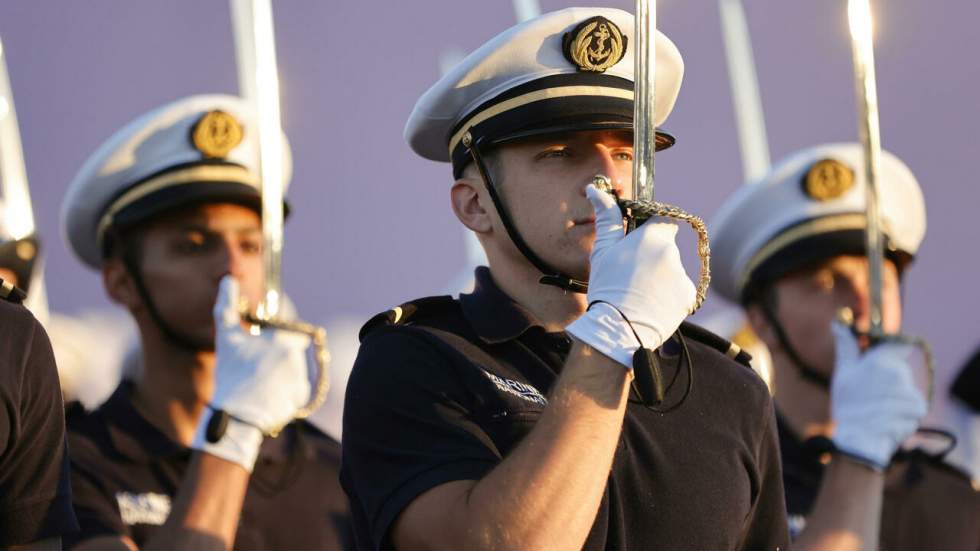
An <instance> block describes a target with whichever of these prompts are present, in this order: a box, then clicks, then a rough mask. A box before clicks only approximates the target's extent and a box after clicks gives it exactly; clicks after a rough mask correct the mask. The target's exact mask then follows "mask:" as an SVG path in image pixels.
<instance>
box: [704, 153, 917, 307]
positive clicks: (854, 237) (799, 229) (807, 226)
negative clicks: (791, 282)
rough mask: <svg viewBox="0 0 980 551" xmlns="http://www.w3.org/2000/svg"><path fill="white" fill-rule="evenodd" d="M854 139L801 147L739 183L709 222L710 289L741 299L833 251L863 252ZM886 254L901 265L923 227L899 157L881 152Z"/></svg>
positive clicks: (861, 187) (860, 157) (859, 166)
mask: <svg viewBox="0 0 980 551" xmlns="http://www.w3.org/2000/svg"><path fill="white" fill-rule="evenodd" d="M863 166H864V154H863V151H862V148H861V146H860V144H856V143H841V144H829V145H821V146H817V147H813V148H810V149H806V150H803V151H800V152H797V153H796V154H794V155H792V156H790V157H789V158H787V159H785V160H783V161H782V162H780V163H778V164H777V165H776V166H774V167H773V168H772V170H770V171H769V173H768V174H767V175H766V176H764V177H763V178H762V180H761V181H760V182H758V183H755V184H752V185H748V186H744V187H743V188H742V189H740V190H739V191H738V192H737V193H736V194H735V195H734V196H733V197H731V198H730V199H729V200H728V201H727V202H726V203H725V204H724V205H723V206H722V208H721V209H720V210H719V212H718V213H717V215H716V216H715V218H714V221H713V224H712V227H711V238H712V239H711V250H712V259H711V272H712V274H711V275H712V279H711V288H712V290H714V291H717V292H719V293H720V294H721V295H722V296H724V297H725V298H727V299H729V300H731V301H733V302H741V303H747V302H751V301H752V300H754V299H756V298H757V297H758V295H757V293H758V291H760V290H761V289H763V288H764V287H766V286H768V285H769V284H770V283H772V282H774V281H775V280H777V279H778V278H780V277H782V276H784V275H786V274H788V273H790V272H792V271H794V270H798V269H801V268H805V267H807V266H808V265H812V264H813V263H816V262H819V261H820V260H823V259H826V258H829V257H831V256H836V255H841V254H858V255H863V254H865V251H866V249H865V244H864V240H865V237H864V231H865V228H866V227H867V220H866V218H865V185H866V183H865V178H864V170H863ZM878 189H879V193H878V197H879V214H880V218H881V221H882V228H883V233H884V241H885V255H886V257H887V258H889V259H891V260H892V261H893V262H895V264H896V267H898V268H899V269H900V270H901V269H903V268H904V267H905V266H906V265H907V264H908V262H910V261H911V260H912V258H913V257H914V256H915V254H916V253H917V252H918V250H919V245H920V244H921V243H922V239H923V237H924V236H925V232H926V211H925V203H924V201H923V198H922V190H921V189H919V183H918V182H917V181H916V179H915V176H914V175H913V174H912V171H911V170H909V168H908V167H907V166H906V165H905V163H903V162H902V161H901V160H900V159H899V158H898V157H896V156H894V155H892V154H891V153H888V152H887V151H885V152H882V157H881V166H880V173H879V183H878Z"/></svg>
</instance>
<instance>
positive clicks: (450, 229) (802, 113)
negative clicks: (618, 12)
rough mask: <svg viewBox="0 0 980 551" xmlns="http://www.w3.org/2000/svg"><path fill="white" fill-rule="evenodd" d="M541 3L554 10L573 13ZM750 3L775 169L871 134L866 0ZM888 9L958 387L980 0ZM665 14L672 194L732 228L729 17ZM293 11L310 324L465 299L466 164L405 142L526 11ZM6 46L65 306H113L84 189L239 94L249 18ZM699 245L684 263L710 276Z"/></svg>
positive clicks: (904, 119)
mask: <svg viewBox="0 0 980 551" xmlns="http://www.w3.org/2000/svg"><path fill="white" fill-rule="evenodd" d="M593 3H594V4H596V5H603V6H614V7H620V8H623V9H628V10H631V9H632V5H633V3H632V2H631V1H624V0H620V1H597V2H593ZM541 4H542V8H543V9H544V10H545V11H549V10H555V9H560V8H563V7H567V6H569V5H572V4H569V3H567V2H565V1H559V0H542V2H541ZM745 4H746V10H747V12H748V17H749V23H750V27H751V31H752V33H753V43H754V48H755V54H756V61H757V64H758V69H759V75H760V80H761V87H762V95H763V101H764V105H765V110H766V115H767V125H768V133H769V138H770V141H771V149H772V157H773V160H777V159H779V158H781V157H783V156H785V155H787V154H789V153H791V152H792V151H794V150H796V149H799V148H803V147H806V146H809V145H813V144H816V143H822V142H831V141H847V140H856V136H857V131H856V122H855V115H854V111H855V109H854V93H853V82H852V76H851V71H852V69H851V65H850V49H849V43H848V35H847V29H846V20H845V2H844V1H843V0H838V1H834V2H828V1H816V0H811V1H806V2H801V1H786V0H745ZM875 4H876V7H877V8H878V28H877V39H878V42H877V57H878V76H879V90H880V92H879V94H880V101H881V116H882V135H883V141H884V144H885V147H886V148H887V149H890V150H891V151H893V152H895V153H896V154H898V155H899V156H900V157H902V158H903V159H904V160H905V161H906V162H907V163H908V164H909V165H910V166H911V168H912V170H913V171H914V172H915V173H916V175H917V176H918V178H919V180H920V182H921V183H922V185H923V188H924V192H925V196H926V201H927V208H928V215H929V229H928V234H927V236H926V240H925V243H924V246H923V249H922V251H921V254H920V257H919V260H918V262H917V263H916V264H915V265H914V267H913V270H912V271H911V272H910V273H909V276H908V279H907V284H906V289H905V292H906V299H907V300H906V329H907V330H908V331H909V332H912V333H915V334H920V335H923V336H925V337H927V338H928V339H929V340H930V341H931V342H932V343H933V345H934V346H935V348H936V352H937V356H938V360H939V363H940V366H941V368H942V369H943V370H944V371H945V373H946V375H945V376H944V377H942V378H941V379H946V378H948V375H949V373H951V372H952V370H953V369H954V368H955V367H956V366H958V365H959V364H960V363H961V362H962V361H963V360H964V359H965V358H966V357H967V356H968V354H969V353H970V352H971V351H972V350H973V349H974V348H975V347H976V346H977V345H978V344H980V313H978V312H980V294H978V292H977V290H976V284H975V279H976V274H977V273H978V271H980V259H978V255H977V245H976V238H977V237H978V232H977V229H976V226H975V225H974V222H975V221H976V219H977V217H978V209H977V205H978V203H980V189H978V187H977V186H976V185H975V183H974V181H973V179H974V178H975V174H976V172H977V168H976V167H975V166H973V163H976V162H978V160H980V139H978V128H980V126H978V122H980V121H978V108H977V103H976V102H977V99H976V98H977V92H976V89H977V88H978V87H980V61H978V54H980V48H978V39H977V31H976V21H977V20H978V19H980V4H978V3H976V2H962V1H952V0H945V1H944V0H934V1H930V2H923V1H921V0H918V1H917V0H889V1H888V2H884V1H883V0H877V1H876V2H875ZM660 5H661V13H660V22H661V27H662V29H663V30H664V31H665V32H666V33H667V34H668V35H669V36H670V37H671V38H672V39H673V40H674V41H675V43H676V44H677V45H678V47H679V48H680V50H681V52H682V54H683V55H684V58H685V62H686V67H687V69H686V75H685V82H684V85H683V87H682V90H681V95H680V99H679V100H678V102H677V106H676V109H675V110H674V113H673V115H672V116H671V118H670V120H669V121H668V124H667V125H666V126H667V128H668V129H669V130H670V131H671V132H672V133H673V134H675V135H676V136H677V137H678V145H677V146H676V147H675V148H674V149H672V150H670V151H669V152H667V153H665V154H663V155H661V156H658V164H657V190H658V198H659V199H661V200H664V201H668V202H671V203H674V204H678V205H681V206H683V207H684V208H686V209H687V210H689V211H692V212H695V213H699V214H701V215H702V216H704V217H706V218H710V217H711V215H712V214H713V213H714V212H715V211H716V209H717V208H718V207H719V205H720V204H721V202H722V201H723V199H724V198H725V197H726V196H728V195H729V194H731V193H732V192H733V191H734V190H735V189H736V188H737V187H738V186H739V185H740V178H741V167H740V160H739V153H738V148H737V144H736V133H735V126H734V116H733V112H732V105H731V99H730V95H729V88H728V80H727V72H726V68H725V61H724V52H723V47H722V42H721V34H720V33H721V31H720V28H719V21H718V13H717V3H716V2H715V1H713V0H685V1H682V0H666V1H662V2H661V3H660ZM274 9H275V17H276V24H277V33H278V48H279V63H280V71H281V80H282V94H283V96H282V97H283V120H284V125H285V129H286V132H287V134H288V135H289V136H290V138H291V141H292V146H293V158H294V166H295V176H294V179H293V183H292V189H291V192H290V197H291V201H292V204H293V207H294V210H293V216H292V218H291V220H290V222H289V224H288V227H287V234H286V237H287V241H286V243H287V245H286V257H285V266H286V271H285V275H284V277H285V282H286V289H287V291H288V292H289V293H290V295H291V296H292V297H293V298H294V299H295V301H296V302H297V303H298V304H299V305H300V311H301V314H302V315H303V317H305V318H306V319H309V320H312V321H319V322H326V321H330V322H331V323H339V322H338V320H346V323H348V324H349V325H351V324H357V323H359V322H361V321H363V320H364V319H366V318H367V317H369V316H370V315H371V314H373V313H375V312H378V311H381V310H383V309H386V308H388V307H390V306H392V305H394V304H398V303H400V302H403V301H405V300H408V299H411V298H415V297H418V296H424V295H429V294H440V293H442V292H444V291H445V290H446V289H447V286H448V284H449V281H450V280H452V279H453V278H454V277H455V276H456V275H457V274H458V273H459V271H460V270H461V269H462V267H463V266H464V265H465V247H464V241H463V234H462V231H461V227H460V226H459V225H458V222H457V221H456V220H455V218H454V217H453V215H452V213H451V211H450V209H449V202H448V189H449V183H450V176H451V174H450V170H449V167H448V165H440V164H438V163H433V162H430V161H425V160H422V159H420V158H417V157H415V156H414V155H413V154H412V153H411V151H410V150H409V148H408V147H407V146H406V145H405V143H404V141H403V140H402V128H403V125H404V122H405V120H406V118H407V116H408V114H409V112H410V111H411V108H412V106H413V104H414V103H415V100H416V98H417V97H418V96H419V95H420V94H421V93H422V92H423V91H424V90H425V89H426V88H427V87H428V86H429V85H430V84H432V83H433V82H434V81H435V80H436V79H437V78H438V75H439V66H438V58H439V55H440V54H441V53H443V52H444V51H446V50H447V49H449V48H459V49H462V50H465V51H470V50H472V49H473V48H475V47H477V46H479V45H480V44H482V43H483V42H484V41H486V40H487V39H489V38H491V37H492V36H494V35H495V34H497V33H498V32H500V31H502V30H503V29H505V28H506V27H508V26H510V25H512V24H513V23H514V13H513V10H512V5H511V2H510V1H509V0H494V1H482V2H476V1H456V2H449V1H447V0H443V1H436V0H410V1H392V0H383V1H380V2H366V1H351V0H348V1H343V2H340V1H319V2H314V1H301V0H293V1H290V2H276V3H275V6H274ZM882 9H885V10H886V11H882ZM0 36H2V38H3V40H4V44H5V47H6V52H7V55H8V64H9V69H10V73H11V81H12V84H13V87H14V93H15V98H16V105H17V111H18V116H19V119H20V123H21V132H22V135H23V142H24V148H25V155H26V160H27V170H28V175H29V177H30V181H31V187H32V193H33V195H34V202H35V211H36V216H37V220H38V225H39V229H40V231H41V233H42V235H43V236H44V238H45V239H46V245H47V274H48V290H49V297H50V298H49V300H50V303H51V306H52V309H53V310H56V311H60V312H68V313H71V312H77V311H81V310H84V309H90V308H93V307H98V308H102V307H107V306H108V304H109V303H108V301H107V299H106V298H105V295H104V293H103V290H102V287H101V283H100V280H99V278H98V277H97V275H96V274H95V273H93V272H91V271H88V270H86V269H84V268H83V267H82V266H81V264H79V263H78V262H77V261H76V260H75V259H74V258H73V257H72V256H71V254H70V253H69V252H68V250H67V248H66V246H65V245H64V242H63V240H62V239H61V235H60V225H59V219H58V215H59V209H60V203H61V199H62V196H63V194H64V191H65V189H66V188H67V186H68V183H69V182H70V181H71V179H72V177H73V176H74V174H75V172H76V171H77V170H78V168H79V167H80V166H81V164H82V163H83V161H84V160H85V159H86V158H87V156H88V155H89V154H90V153H92V152H93V151H94V150H95V148H96V147H98V146H99V145H100V144H101V143H102V142H103V141H104V140H105V139H106V138H107V137H108V136H109V135H110V134H111V133H112V132H114V131H115V130H116V129H118V128H119V127H121V126H122V125H124V124H125V123H127V122H128V121H129V120H131V119H132V118H134V117H136V116H137V115H139V114H141V113H143V112H145V111H148V110H150V109H152V108H154V107H156V106H158V105H161V104H163V103H166V102H169V101H172V100H174V99H177V98H179V97H182V96H185V95H190V94H196V93H207V92H225V93H236V91H237V82H236V78H237V77H236V70H235V65H234V50H233V43H232V36H231V26H230V19H229V15H228V5H227V3H226V2H224V1H221V0H210V1H202V0H167V1H166V2H148V1H143V2H133V1H121V0H85V1H84V2H64V1H51V0H32V1H31V2H3V3H0ZM689 241H690V242H689V243H688V244H687V245H682V246H683V247H684V248H683V250H684V251H685V254H686V255H687V265H688V266H689V267H691V268H696V264H695V263H694V259H693V256H694V252H693V251H694V248H693V245H692V244H690V243H691V242H693V240H689ZM692 273H693V272H692ZM719 300H720V299H718V298H717V297H715V298H709V302H708V305H707V306H706V308H705V311H706V313H709V314H710V313H711V312H712V311H717V308H718V307H719V306H718V304H717V301H719ZM348 338H349V337H348ZM334 343H335V344H338V343H337V339H336V338H335V339H334ZM340 344H343V343H340ZM348 344H349V343H348Z"/></svg>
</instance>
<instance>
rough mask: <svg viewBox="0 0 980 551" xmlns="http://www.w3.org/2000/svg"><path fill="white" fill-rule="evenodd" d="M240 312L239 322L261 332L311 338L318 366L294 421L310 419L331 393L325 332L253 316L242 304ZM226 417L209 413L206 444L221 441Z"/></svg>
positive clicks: (273, 432)
mask: <svg viewBox="0 0 980 551" xmlns="http://www.w3.org/2000/svg"><path fill="white" fill-rule="evenodd" d="M239 313H240V314H241V317H242V321H244V322H245V323H248V324H251V325H252V326H253V327H257V328H259V330H260V331H261V330H262V329H264V328H272V329H279V330H283V331H292V332H295V333H302V334H304V335H307V336H308V337H310V339H311V341H312V342H313V357H314V360H315V361H316V365H317V378H316V385H315V386H314V390H313V396H311V397H310V400H309V401H308V402H307V403H306V405H305V406H303V407H302V408H300V409H299V410H298V411H297V412H296V415H294V416H293V419H305V418H307V417H309V416H310V415H311V414H312V413H313V412H314V411H316V410H317V408H319V407H320V405H322V404H323V401H324V400H326V398H327V392H328V391H329V390H330V352H328V351H327V330H326V329H324V328H323V327H320V326H318V325H313V324H311V323H306V322H302V321H287V320H281V319H277V318H268V319H266V318H261V317H259V316H256V315H255V314H253V313H252V312H251V310H250V309H249V308H248V304H247V303H244V302H243V303H241V304H240V305H239ZM229 418H230V416H229V415H228V414H227V413H226V412H224V411H221V410H215V411H214V413H212V414H211V420H210V421H208V426H207V432H206V434H205V436H206V437H207V439H208V442H212V443H215V442H217V441H219V440H221V437H222V436H224V434H225V431H226V430H227V429H228V420H229ZM283 426H285V425H283ZM283 426H279V427H273V428H272V429H270V430H269V431H267V432H266V433H265V434H266V436H271V437H275V436H277V435H278V434H279V433H280V432H281V431H282V429H283Z"/></svg>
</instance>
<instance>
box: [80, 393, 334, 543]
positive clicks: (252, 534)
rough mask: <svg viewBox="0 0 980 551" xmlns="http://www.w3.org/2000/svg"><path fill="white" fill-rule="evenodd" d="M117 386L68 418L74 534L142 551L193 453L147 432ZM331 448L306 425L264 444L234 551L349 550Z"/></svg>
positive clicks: (287, 429)
mask: <svg viewBox="0 0 980 551" xmlns="http://www.w3.org/2000/svg"><path fill="white" fill-rule="evenodd" d="M133 388H134V387H133V385H132V383H130V382H123V383H122V384H121V385H120V386H119V388H118V389H116V391H115V392H114V393H113V394H112V396H111V397H110V398H109V399H108V400H107V401H106V402H105V404H103V405H102V406H100V407H99V408H98V409H96V410H94V411H91V412H88V411H85V410H84V408H83V407H82V406H81V405H80V404H74V405H72V406H71V407H70V408H69V411H68V444H69V449H70V454H71V468H72V485H73V487H74V488H76V491H75V494H74V503H75V512H76V513H77V514H78V520H79V523H80V525H81V532H80V534H79V535H78V536H77V537H76V538H73V539H72V540H71V541H68V542H66V543H67V544H66V546H65V548H66V549H67V548H70V547H71V546H73V545H75V544H76V543H78V542H81V541H84V540H86V539H90V538H93V537H97V536H128V537H130V538H132V540H133V541H134V542H136V544H137V545H139V546H142V545H143V544H144V543H145V542H147V541H148V540H149V539H150V538H152V537H153V535H154V533H155V532H156V531H157V530H158V529H159V528H160V526H161V525H162V524H163V523H164V522H165V521H166V519H167V516H168V514H169V512H170V507H171V503H172V501H173V499H174V496H175V495H176V493H177V490H178V488H179V486H180V484H181V481H182V480H183V477H184V474H185V473H186V471H187V467H188V465H189V463H190V458H191V453H192V451H193V450H191V449H190V448H187V447H184V446H183V445H181V444H179V443H177V442H174V441H173V440H171V439H170V438H169V437H167V436H166V435H165V434H164V433H163V432H161V431H160V430H159V429H157V428H156V427H155V426H153V425H152V424H150V422H149V421H147V420H146V419H145V418H144V417H143V416H142V415H140V413H139V411H138V410H137V409H136V408H135V407H134V405H133V403H132V398H131V396H132V392H133ZM339 460H340V446H339V444H338V443H337V442H336V441H335V440H333V439H332V438H330V437H329V436H327V435H325V434H323V433H322V432H320V431H319V430H317V429H316V428H315V427H314V426H313V425H311V424H309V423H306V422H303V421H299V422H294V423H291V424H289V425H287V426H286V427H285V428H284V429H283V431H282V432H281V433H280V434H279V436H278V437H276V438H266V439H265V440H264V441H263V442H262V447H261V449H260V451H259V457H258V461H257V462H256V464H255V469H254V471H253V473H252V476H251V478H250V479H249V483H248V490H247V492H246V494H245V502H244V505H243V507H242V513H241V519H240V521H239V527H238V532H237V533H236V536H235V546H234V548H235V549H236V550H241V551H245V550H259V549H322V550H331V551H333V550H339V549H352V544H351V536H350V523H349V514H348V507H347V500H346V498H345V497H344V494H343V492H342V491H341V489H340V485H339V482H338V479H337V471H338V468H339Z"/></svg>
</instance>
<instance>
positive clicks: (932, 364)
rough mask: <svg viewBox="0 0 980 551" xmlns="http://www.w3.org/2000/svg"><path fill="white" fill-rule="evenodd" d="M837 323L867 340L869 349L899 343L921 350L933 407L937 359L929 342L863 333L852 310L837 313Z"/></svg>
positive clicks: (909, 337) (898, 335) (912, 337)
mask: <svg viewBox="0 0 980 551" xmlns="http://www.w3.org/2000/svg"><path fill="white" fill-rule="evenodd" d="M837 321H839V322H840V323H842V324H844V325H845V326H847V327H848V328H849V329H850V330H851V333H852V334H853V335H854V336H855V337H857V338H859V339H861V338H864V339H867V340H868V346H869V347H871V346H874V345H876V344H879V343H885V342H897V343H901V344H911V345H912V346H915V347H917V348H918V349H919V350H921V351H922V359H923V362H924V363H925V368H926V380H927V383H926V399H927V400H928V402H929V405H930V406H931V405H932V401H933V397H934V394H935V384H936V359H935V356H934V355H933V352H932V346H930V345H929V341H927V340H925V339H924V338H922V337H917V336H915V335H906V334H904V333H883V332H882V333H878V332H875V331H861V330H860V329H858V328H857V326H856V325H855V320H854V312H853V311H852V310H851V309H850V308H841V309H840V310H839V311H838V312H837Z"/></svg>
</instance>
